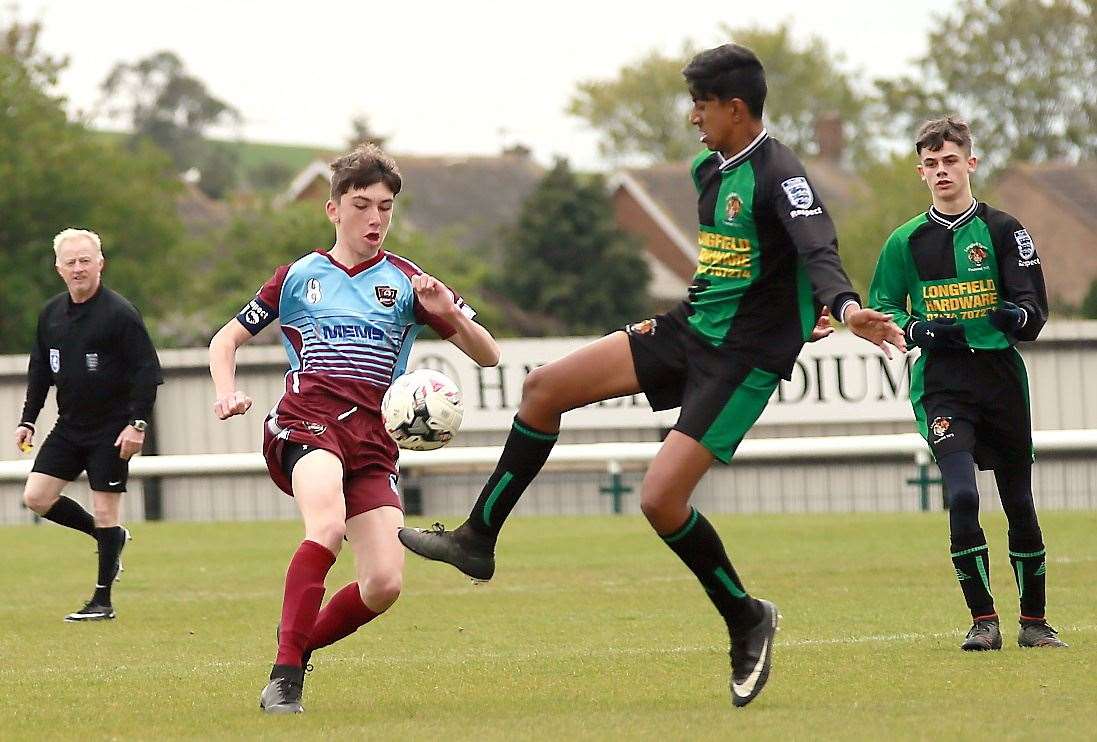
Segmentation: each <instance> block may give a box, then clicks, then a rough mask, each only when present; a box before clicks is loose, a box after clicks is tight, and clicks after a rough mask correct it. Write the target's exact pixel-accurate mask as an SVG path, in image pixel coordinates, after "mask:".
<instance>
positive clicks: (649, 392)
mask: <svg viewBox="0 0 1097 742" xmlns="http://www.w3.org/2000/svg"><path fill="white" fill-rule="evenodd" d="M625 332H626V333H627V334H628V338H629V346H630V348H631V350H632V362H633V364H634V366H635V367H636V378H637V379H638V380H639V382H640V389H641V390H643V392H644V394H645V396H647V398H648V402H649V403H650V404H651V408H652V409H653V410H669V409H671V408H673V407H678V406H681V408H682V411H681V412H680V413H679V415H678V422H676V423H675V424H674V429H675V430H677V431H679V432H680V433H683V434H685V435H688V436H689V437H690V438H692V439H694V440H695V441H697V442H698V443H700V444H701V445H702V446H704V447H705V448H707V449H708V450H709V451H710V452H711V453H712V455H713V456H715V457H716V458H717V459H719V460H720V461H723V462H724V463H725V464H726V463H727V462H729V461H730V460H731V457H732V455H733V454H734V453H735V449H736V448H738V447H739V443H740V442H741V441H742V440H743V436H744V435H746V433H747V431H748V430H750V428H751V426H753V425H754V423H755V421H756V420H757V419H758V417H759V416H760V415H761V414H762V411H763V410H765V408H766V405H767V404H768V403H769V400H770V397H772V396H773V391H774V390H775V389H776V388H777V383H778V382H779V381H780V377H779V376H778V375H777V374H775V373H772V372H770V371H764V370H762V369H758V368H754V367H752V366H751V365H750V363H748V362H747V361H746V360H745V359H744V358H743V357H742V356H741V355H740V354H739V353H737V352H735V351H730V350H727V349H722V348H713V347H712V346H711V345H708V344H707V343H705V342H704V341H703V340H702V339H701V338H700V337H698V335H697V334H696V333H694V332H693V331H692V330H691V329H690V328H689V326H688V324H687V323H686V316H685V312H684V311H683V310H682V308H681V306H679V307H678V308H676V309H674V310H672V311H670V312H668V313H666V314H661V315H659V316H658V317H654V318H652V319H648V320H644V321H643V322H636V323H634V324H631V325H629V326H628V327H626V328H625Z"/></svg>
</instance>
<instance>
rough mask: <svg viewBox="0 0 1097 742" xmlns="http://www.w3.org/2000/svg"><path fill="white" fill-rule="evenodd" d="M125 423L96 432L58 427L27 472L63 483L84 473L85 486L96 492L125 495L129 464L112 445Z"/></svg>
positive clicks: (63, 426)
mask: <svg viewBox="0 0 1097 742" xmlns="http://www.w3.org/2000/svg"><path fill="white" fill-rule="evenodd" d="M124 427H126V423H125V422H122V423H118V424H112V425H107V426H104V427H103V428H100V429H98V430H90V431H84V430H76V429H73V428H70V427H68V426H66V425H64V424H63V423H58V424H57V426H55V427H54V429H53V430H52V431H50V434H49V436H47V437H46V440H45V442H44V443H43V444H42V447H41V448H40V449H39V451H38V456H36V457H35V459H34V466H33V467H32V468H31V471H34V472H38V473H39V474H46V475H49V476H51V477H57V478H58V479H64V480H65V481H67V482H71V481H73V480H75V479H76V478H77V477H78V476H80V472H82V471H87V473H88V485H89V486H90V487H91V489H93V490H94V491H96V492H125V491H126V482H127V480H128V478H129V462H128V461H125V460H123V459H122V458H121V457H120V456H119V455H118V454H119V449H118V448H116V447H115V445H114V441H115V440H116V439H117V438H118V434H119V433H120V432H122V429H123V428H124Z"/></svg>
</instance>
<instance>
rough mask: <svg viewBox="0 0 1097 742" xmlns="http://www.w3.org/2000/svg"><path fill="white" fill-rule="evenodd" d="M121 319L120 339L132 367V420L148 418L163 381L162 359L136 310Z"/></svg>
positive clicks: (128, 363) (129, 367) (129, 366)
mask: <svg viewBox="0 0 1097 742" xmlns="http://www.w3.org/2000/svg"><path fill="white" fill-rule="evenodd" d="M121 321H122V323H123V327H122V332H121V336H120V338H119V341H120V342H121V343H122V349H123V350H122V353H123V355H124V357H125V359H126V367H127V368H128V369H129V387H130V394H129V400H128V402H127V408H128V410H129V416H130V419H131V420H148V419H149V416H150V415H152V406H153V404H154V403H155V402H156V387H157V386H159V385H160V384H163V383H164V377H163V375H162V374H161V372H160V359H159V358H158V357H157V355H156V348H154V347H153V345H152V339H151V338H149V333H148V330H146V329H145V323H144V322H142V321H141V315H140V314H138V313H137V310H132V311H128V312H124V313H123V314H122V317H121Z"/></svg>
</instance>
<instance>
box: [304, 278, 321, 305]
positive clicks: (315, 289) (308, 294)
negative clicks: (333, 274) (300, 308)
mask: <svg viewBox="0 0 1097 742" xmlns="http://www.w3.org/2000/svg"><path fill="white" fill-rule="evenodd" d="M323 298H324V292H323V291H322V290H321V288H320V282H319V281H318V280H316V279H315V278H310V279H309V280H308V282H307V283H306V284H305V301H307V302H308V303H309V304H319V303H320V300H321V299H323Z"/></svg>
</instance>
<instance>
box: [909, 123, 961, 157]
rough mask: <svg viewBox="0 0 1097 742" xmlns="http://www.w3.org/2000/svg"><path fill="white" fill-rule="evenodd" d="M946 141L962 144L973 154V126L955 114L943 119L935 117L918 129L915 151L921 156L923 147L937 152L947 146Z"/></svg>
mask: <svg viewBox="0 0 1097 742" xmlns="http://www.w3.org/2000/svg"><path fill="white" fill-rule="evenodd" d="M945 142H952V143H954V144H958V145H960V147H962V148H963V150H964V152H965V153H966V154H967V155H968V156H969V157H970V156H971V128H970V127H969V126H968V125H967V124H966V123H965V122H963V121H961V120H960V119H958V118H956V117H955V116H945V117H944V118H943V119H933V120H932V121H927V122H925V123H924V124H922V126H921V127H920V128H919V129H918V137H917V139H915V140H914V152H915V154H917V155H918V156H919V157H921V156H922V150H923V149H928V150H930V151H931V152H936V151H937V150H939V149H941V147H944V146H945Z"/></svg>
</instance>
